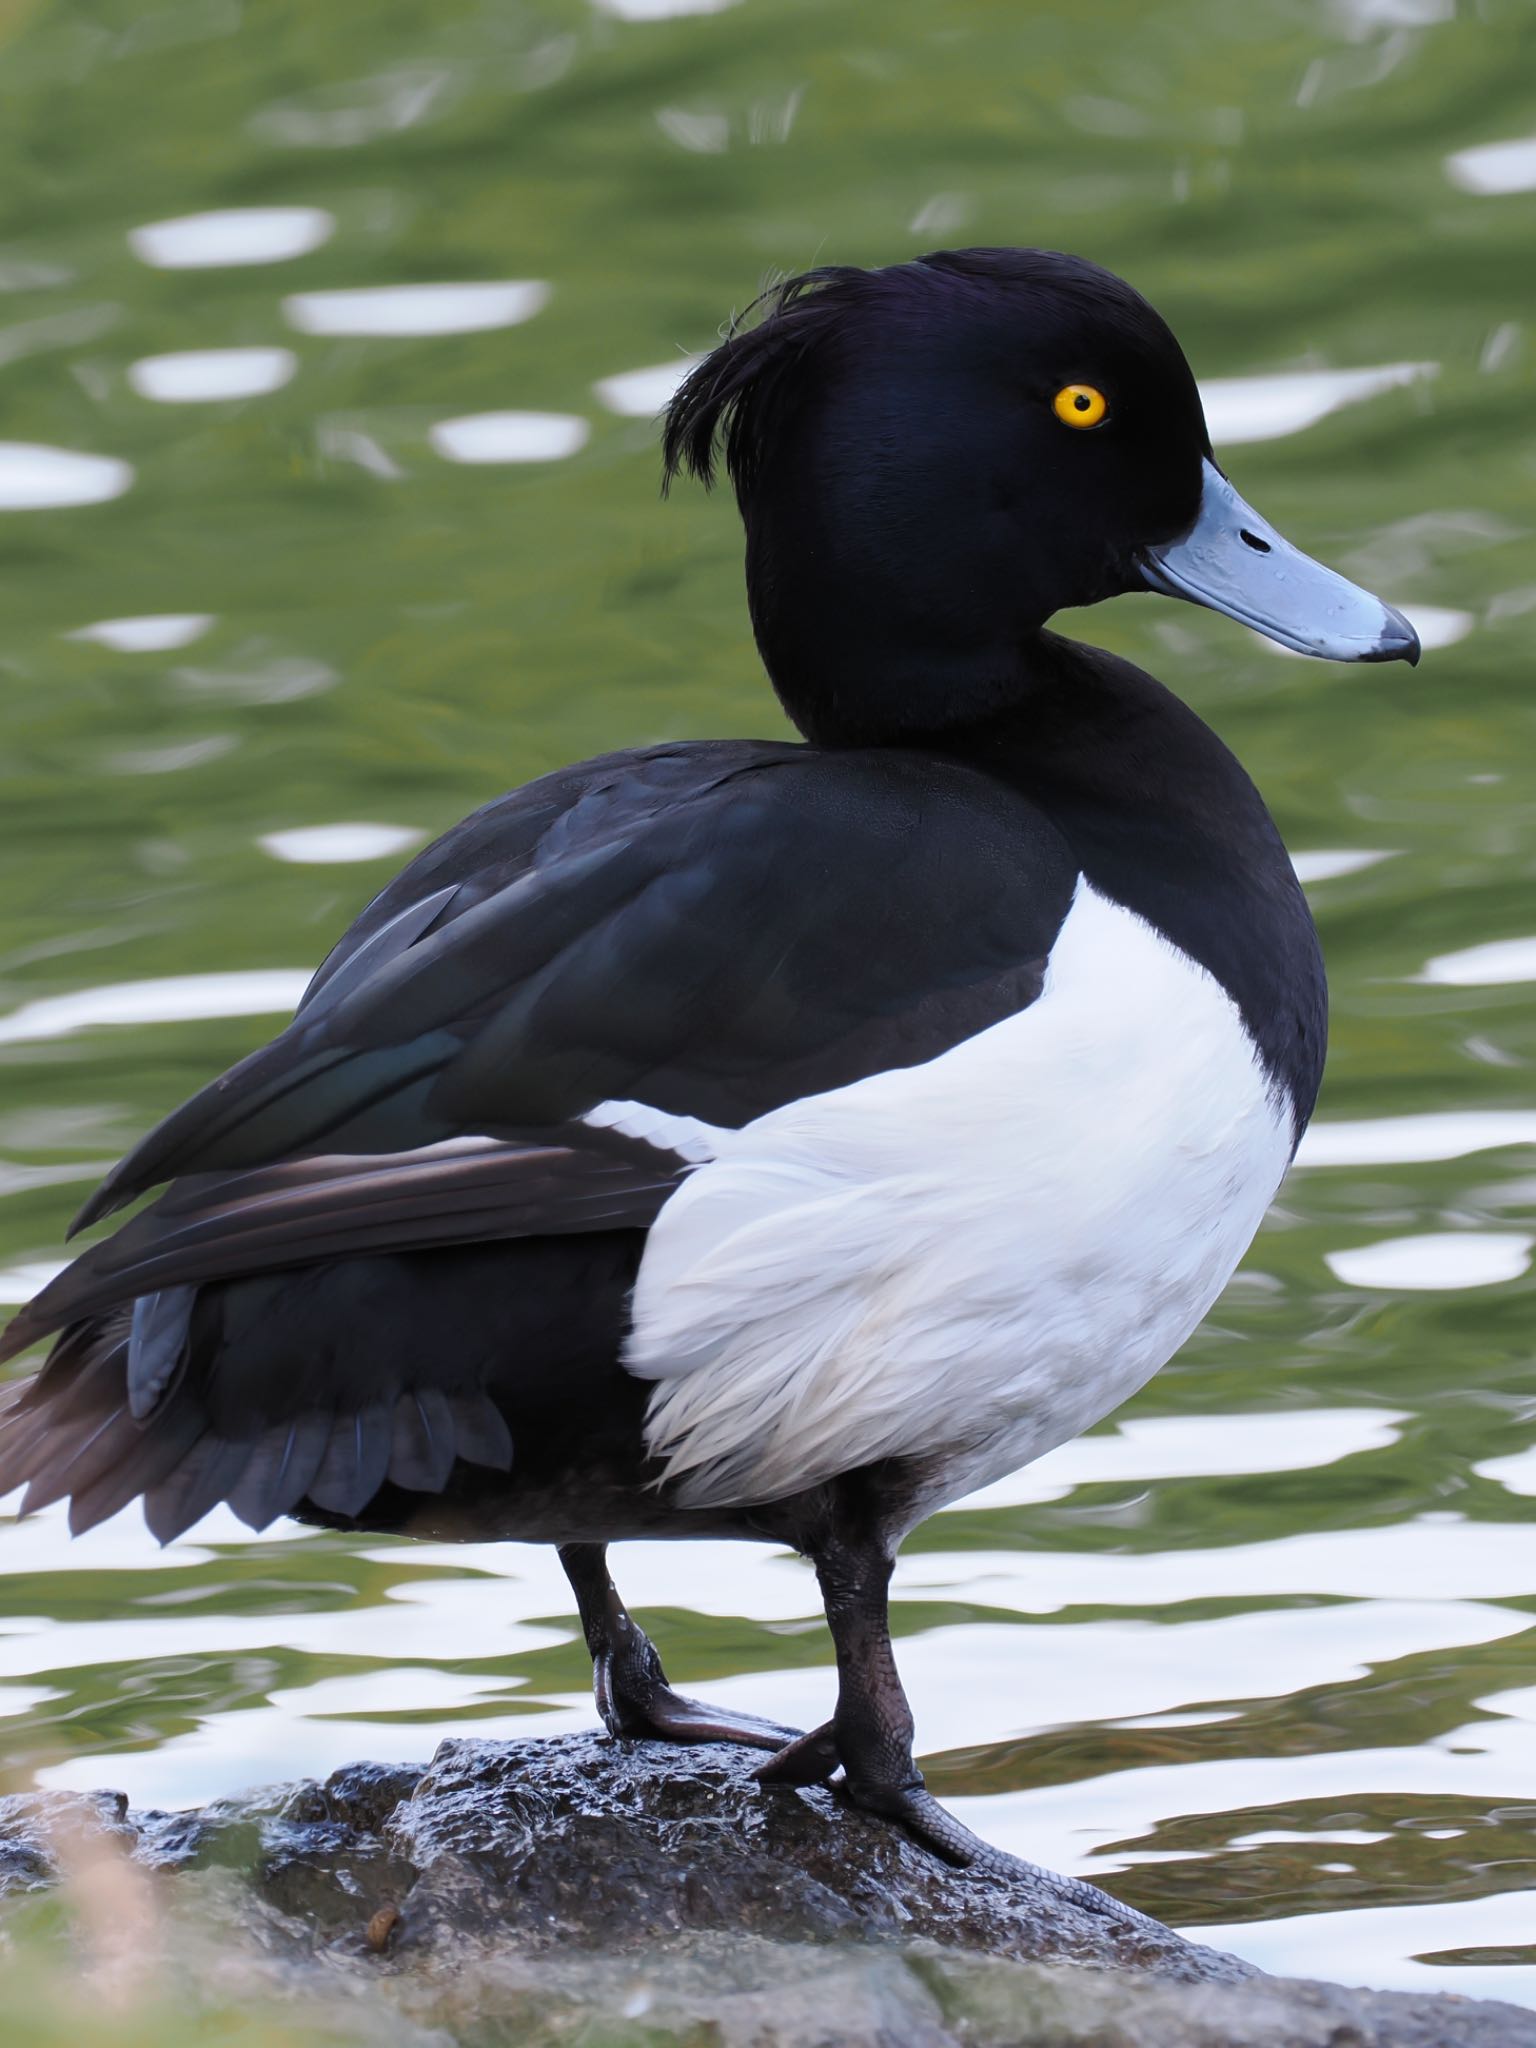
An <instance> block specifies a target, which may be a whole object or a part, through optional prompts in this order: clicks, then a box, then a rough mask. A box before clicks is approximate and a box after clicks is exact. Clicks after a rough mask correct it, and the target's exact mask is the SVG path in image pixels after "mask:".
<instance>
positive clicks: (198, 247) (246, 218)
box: [128, 206, 336, 270]
mask: <svg viewBox="0 0 1536 2048" xmlns="http://www.w3.org/2000/svg"><path fill="white" fill-rule="evenodd" d="M335 232H336V216H335V215H334V214H332V213H327V212H326V210H325V208H324V207H323V206H235V207H229V208H226V209H225V210H223V211H222V212H217V213H185V214H181V215H180V216H178V218H177V219H175V220H155V221H148V222H146V223H145V225H144V226H143V227H138V228H130V229H129V230H128V244H129V247H130V248H131V249H132V250H133V253H134V255H135V256H137V257H138V258H139V260H140V261H141V262H143V263H148V264H150V265H151V266H152V267H153V268H154V269H156V270H218V269H225V268H231V269H232V268H234V267H236V266H237V265H243V264H248V263H286V262H288V261H290V260H291V259H292V258H293V257H295V256H307V255H308V254H309V252H310V250H311V249H318V248H319V247H320V245H321V243H322V242H328V241H329V240H330V238H331V236H332V235H333V234H334V233H335Z"/></svg>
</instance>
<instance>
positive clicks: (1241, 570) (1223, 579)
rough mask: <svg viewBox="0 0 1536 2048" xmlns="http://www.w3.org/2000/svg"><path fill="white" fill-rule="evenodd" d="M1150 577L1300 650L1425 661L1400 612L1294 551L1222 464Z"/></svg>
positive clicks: (1148, 560) (1341, 657)
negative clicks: (1187, 524)
mask: <svg viewBox="0 0 1536 2048" xmlns="http://www.w3.org/2000/svg"><path fill="white" fill-rule="evenodd" d="M1141 573H1142V575H1143V576H1144V577H1145V578H1146V581H1147V586H1148V588H1149V589H1151V590H1159V591H1161V592H1162V593H1163V594H1164V596H1166V597H1183V598H1187V599H1188V600H1189V602H1190V603H1191V604H1203V605H1207V606H1209V608H1210V609H1211V610H1212V611H1213V612H1225V613H1226V615H1227V617H1228V618H1230V619H1238V620H1240V621H1241V622H1242V624H1243V625H1245V626H1251V627H1252V628H1253V630H1254V631H1255V632H1256V633H1263V634H1264V635H1265V636H1266V637H1267V638H1268V639H1270V640H1278V641H1279V643H1280V645H1281V646H1282V647H1290V648H1292V649H1294V650H1295V652H1296V653H1297V654H1316V655H1320V656H1321V657H1322V659H1323V660H1325V661H1408V662H1414V661H1417V660H1418V658H1419V636H1418V634H1417V633H1416V632H1415V631H1414V630H1413V628H1412V626H1410V625H1409V623H1408V621H1407V620H1406V619H1405V618H1404V617H1403V615H1402V613H1401V612H1400V611H1395V610H1394V609H1393V607H1392V606H1391V605H1389V604H1383V603H1382V601H1381V599H1380V598H1379V597H1373V596H1372V595H1371V593H1370V592H1369V591H1368V590H1362V589H1361V588H1360V586H1359V584H1358V583H1351V582H1350V581H1349V579H1348V578H1347V577H1345V576H1339V575H1337V574H1335V572H1334V571H1333V570H1332V569H1325V568H1324V567H1323V565H1322V563H1321V562H1314V561H1313V559H1312V557H1311V556H1310V555H1304V554H1303V553H1302V552H1301V550H1300V548H1293V547H1292V546H1291V544H1290V542H1289V541H1288V540H1285V539H1284V538H1283V537H1282V536H1281V535H1280V534H1278V533H1276V531H1275V529H1274V528H1273V527H1272V526H1271V525H1270V524H1269V522H1268V520H1266V519H1261V518H1260V517H1259V514H1258V513H1257V512H1255V511H1254V509H1253V507H1252V506H1251V505H1249V504H1247V503H1246V502H1245V501H1244V500H1243V499H1242V498H1240V497H1239V496H1238V494H1237V492H1236V491H1235V490H1233V488H1232V486H1231V484H1229V483H1228V482H1227V479H1226V478H1225V477H1224V476H1223V475H1222V473H1221V471H1220V470H1219V469H1218V468H1217V467H1216V465H1215V463H1214V462H1209V461H1208V462H1207V463H1206V464H1205V483H1204V488H1203V489H1202V491H1201V493H1200V510H1199V513H1198V515H1197V516H1196V519H1195V523H1194V525H1193V526H1192V527H1191V528H1190V529H1189V532H1188V533H1186V534H1185V535H1184V537H1183V538H1182V540H1175V541H1169V542H1168V544H1167V545H1166V546H1165V547H1159V548H1149V549H1148V550H1147V551H1146V553H1145V554H1144V555H1143V557H1142V560H1141Z"/></svg>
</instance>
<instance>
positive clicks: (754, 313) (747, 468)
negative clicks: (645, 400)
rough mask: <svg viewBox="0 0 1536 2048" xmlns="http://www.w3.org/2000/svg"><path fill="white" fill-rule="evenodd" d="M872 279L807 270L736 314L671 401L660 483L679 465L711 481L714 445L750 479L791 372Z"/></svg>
mask: <svg viewBox="0 0 1536 2048" xmlns="http://www.w3.org/2000/svg"><path fill="white" fill-rule="evenodd" d="M870 281H871V273H870V272H869V271H867V270H857V269H854V268H852V267H850V266H846V265H827V266H825V267H823V268H821V269H818V270H807V271H803V272H802V273H801V274H800V275H799V276H798V277H790V278H785V279H784V280H783V281H782V282H781V283H779V284H775V285H771V286H770V287H769V289H768V290H767V291H765V292H763V293H761V294H760V295H759V296H758V297H757V298H756V299H754V300H753V301H752V303H751V305H750V306H748V307H747V309H746V311H745V312H744V313H741V314H739V315H738V316H737V317H736V318H735V319H734V320H733V321H732V322H731V325H730V329H729V332H728V333H727V334H726V336H725V339H724V340H723V341H722V342H721V343H720V346H719V347H718V348H715V349H712V350H711V351H710V353H709V354H708V355H707V356H706V357H705V358H704V360H703V362H702V363H700V364H699V365H698V367H697V368H696V369H695V370H692V371H690V373H689V375H688V376H687V377H686V378H685V379H684V381H683V383H682V384H681V385H680V387H679V388H678V390H677V392H676V394H675V396H674V397H673V399H672V402H671V404H670V405H669V406H668V407H667V418H666V428H665V431H664V433H663V436H662V444H661V445H662V465H663V466H662V490H663V491H665V490H666V489H667V488H668V486H669V485H670V484H671V482H672V479H673V478H674V477H675V476H677V475H678V474H679V472H680V471H682V470H687V471H688V473H689V474H690V475H691V476H695V477H697V478H698V480H699V482H700V483H702V484H704V485H705V486H706V487H708V486H709V485H711V484H713V482H714V480H715V455H716V450H717V447H723V449H724V452H725V466H726V470H727V472H728V473H729V475H730V479H731V481H732V483H733V484H734V485H735V486H736V489H737V491H738V492H740V491H742V490H743V489H746V488H749V487H750V486H751V483H752V481H753V478H754V475H755V473H756V471H757V468H758V465H759V463H760V462H761V459H762V455H763V451H764V449H765V448H766V446H767V444H768V442H769V439H770V438H771V435H772V433H773V430H774V424H775V422H776V420H777V419H778V418H779V417H780V416H781V413H782V409H783V406H784V403H785V400H786V398H787V396H788V395H789V393H790V391H791V390H792V389H793V388H794V385H795V382H796V380H795V378H794V375H793V372H794V371H795V370H796V369H797V368H799V367H800V365H801V364H802V363H803V362H804V361H805V359H806V357H807V356H808V355H810V354H811V353H812V352H814V351H816V350H817V349H819V348H821V347H822V346H823V345H824V344H825V343H826V341H827V340H828V338H829V337H830V336H831V335H832V334H833V333H834V332H835V331H836V329H837V328H838V327H839V326H840V325H841V322H842V317H843V315H844V314H845V313H846V312H847V311H848V310H849V308H850V306H851V305H852V304H853V303H854V302H856V301H857V300H859V299H861V298H862V297H863V296H864V295H865V293H866V292H867V291H868V289H869V286H870Z"/></svg>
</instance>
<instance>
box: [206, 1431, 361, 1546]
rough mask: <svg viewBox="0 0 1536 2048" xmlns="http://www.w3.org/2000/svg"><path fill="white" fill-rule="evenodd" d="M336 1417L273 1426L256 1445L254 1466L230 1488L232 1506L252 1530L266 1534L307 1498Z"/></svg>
mask: <svg viewBox="0 0 1536 2048" xmlns="http://www.w3.org/2000/svg"><path fill="white" fill-rule="evenodd" d="M334 1421H335V1417H334V1416H333V1415H332V1414H331V1411H330V1410H329V1409H328V1408H327V1409H324V1410H313V1409H312V1410H311V1411H310V1412H309V1413H308V1414H305V1415H299V1416H296V1417H295V1418H294V1420H293V1421H292V1422H279V1423H275V1424H274V1425H273V1426H272V1428H271V1429H269V1430H267V1431H266V1433H265V1434H264V1435H263V1436H262V1437H260V1438H259V1439H258V1440H257V1443H256V1447H255V1449H254V1450H253V1451H252V1453H251V1461H250V1463H249V1464H248V1465H247V1466H246V1468H245V1470H244V1471H243V1472H242V1473H241V1475H240V1478H239V1481H238V1482H237V1484H236V1485H234V1486H233V1487H231V1489H230V1493H229V1505H230V1507H231V1508H232V1509H233V1510H234V1512H235V1513H236V1514H237V1515H238V1516H239V1517H240V1520H241V1521H242V1522H244V1523H245V1525H246V1527H247V1528H248V1529H265V1528H266V1527H267V1525H268V1523H269V1522H275V1521H276V1520H277V1518H278V1516H279V1515H286V1514H291V1513H292V1511H293V1510H294V1509H295V1508H296V1507H297V1506H298V1504H299V1502H300V1501H301V1500H302V1499H303V1498H304V1496H305V1494H307V1493H308V1491H309V1489H310V1486H311V1484H312V1482H313V1480H314V1476H315V1474H316V1473H317V1472H318V1471H319V1469H320V1460H321V1459H322V1458H323V1457H324V1456H325V1447H326V1445H327V1444H328V1443H329V1442H330V1440H331V1428H332V1425H333V1423H334Z"/></svg>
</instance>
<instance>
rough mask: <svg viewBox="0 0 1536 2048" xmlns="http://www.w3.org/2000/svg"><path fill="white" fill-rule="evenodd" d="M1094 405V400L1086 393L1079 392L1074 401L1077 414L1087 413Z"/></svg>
mask: <svg viewBox="0 0 1536 2048" xmlns="http://www.w3.org/2000/svg"><path fill="white" fill-rule="evenodd" d="M1092 404H1093V400H1092V399H1091V398H1090V397H1089V396H1088V394H1087V392H1086V391H1079V393H1078V394H1077V396H1076V398H1074V399H1073V401H1072V405H1073V409H1074V410H1075V411H1077V412H1086V411H1087V410H1088V408H1089V406H1091V405H1092Z"/></svg>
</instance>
